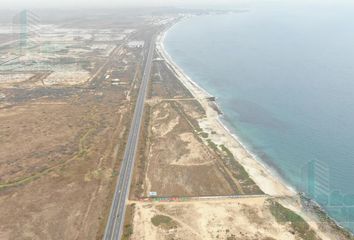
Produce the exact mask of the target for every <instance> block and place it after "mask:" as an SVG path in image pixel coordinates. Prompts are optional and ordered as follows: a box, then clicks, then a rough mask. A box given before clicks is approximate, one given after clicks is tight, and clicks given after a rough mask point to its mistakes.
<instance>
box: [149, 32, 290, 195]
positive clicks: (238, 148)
mask: <svg viewBox="0 0 354 240" xmlns="http://www.w3.org/2000/svg"><path fill="white" fill-rule="evenodd" d="M168 31H169V29H167V30H165V31H164V32H162V33H161V34H160V35H159V36H158V38H157V42H156V49H157V51H158V52H159V54H160V55H161V56H162V58H163V59H164V60H165V61H166V62H167V63H168V65H169V66H170V67H171V68H172V69H173V71H174V72H175V73H176V77H177V78H178V79H179V80H180V81H181V82H182V83H183V85H184V86H185V87H186V88H187V89H188V90H189V91H190V92H191V94H192V95H193V96H194V97H195V98H196V100H198V101H199V102H200V104H201V105H202V107H203V108H204V110H205V111H206V118H204V119H201V120H199V125H200V127H201V128H202V129H203V130H204V131H205V132H207V133H208V134H209V136H210V137H209V138H210V140H211V141H213V142H214V143H215V144H217V145H222V144H223V145H225V146H226V147H228V148H229V149H230V151H231V152H232V153H233V154H234V155H235V157H236V158H237V160H239V162H240V163H241V164H242V165H243V167H245V169H246V171H247V172H248V173H249V174H250V176H251V178H252V179H253V180H254V181H255V182H256V184H257V185H258V186H259V187H260V188H261V190H262V191H263V192H264V193H266V194H268V195H270V196H295V195H297V191H296V190H295V189H294V188H293V187H292V186H290V185H289V184H288V183H286V182H285V180H284V179H282V178H281V176H280V175H279V174H278V173H276V172H275V170H273V169H271V167H269V166H267V164H266V163H264V162H262V160H261V159H259V158H258V157H257V156H256V154H254V153H252V152H251V151H250V150H249V149H248V148H247V146H246V145H245V144H244V143H242V141H241V140H240V138H239V137H238V136H237V135H236V134H235V133H234V132H232V131H231V130H230V129H229V128H228V127H227V126H226V125H225V124H224V123H223V120H222V118H221V117H222V115H221V114H220V113H219V112H217V111H216V110H215V109H214V108H213V107H212V106H211V104H214V105H216V106H217V108H218V109H220V108H219V106H218V105H217V102H215V101H213V102H211V101H210V100H209V98H211V97H213V96H212V95H211V94H210V93H208V92H207V91H206V90H205V89H203V88H202V87H201V86H199V85H198V84H197V83H196V82H194V81H193V80H192V79H191V78H190V77H189V76H188V75H187V74H185V73H184V72H183V70H182V69H181V68H180V67H179V66H178V65H177V64H176V63H175V62H174V61H173V60H172V58H171V56H170V55H169V54H168V53H167V51H166V50H165V47H164V39H165V36H166V34H167V32H168ZM211 132H216V134H211Z"/></svg>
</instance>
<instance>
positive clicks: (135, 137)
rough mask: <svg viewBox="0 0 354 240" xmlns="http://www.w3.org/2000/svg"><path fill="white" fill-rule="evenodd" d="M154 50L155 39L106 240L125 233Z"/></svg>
mask: <svg viewBox="0 0 354 240" xmlns="http://www.w3.org/2000/svg"><path fill="white" fill-rule="evenodd" d="M154 50H155V38H153V39H152V41H151V43H150V47H149V52H148V56H147V59H146V61H145V68H144V73H143V78H142V82H141V85H140V89H139V95H138V98H137V101H136V105H135V110H134V116H133V121H132V125H131V127H130V132H129V136H128V142H127V145H126V148H125V153H124V158H123V162H122V164H121V168H120V172H119V177H118V180H117V185H116V189H115V193H114V197H113V202H112V206H111V210H110V213H109V218H108V221H107V225H106V230H105V234H104V237H103V239H104V240H113V239H114V240H117V239H121V236H122V233H123V225H124V217H125V204H126V201H127V199H128V195H129V190H130V184H131V179H132V175H133V169H134V160H135V154H136V149H137V145H138V142H139V133H140V127H141V124H142V118H143V114H144V102H145V98H146V92H147V88H148V82H149V79H150V72H151V66H152V61H153V57H154Z"/></svg>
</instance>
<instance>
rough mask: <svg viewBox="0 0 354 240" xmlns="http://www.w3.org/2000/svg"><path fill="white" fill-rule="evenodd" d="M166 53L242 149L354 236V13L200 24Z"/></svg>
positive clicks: (281, 8)
mask: <svg viewBox="0 0 354 240" xmlns="http://www.w3.org/2000/svg"><path fill="white" fill-rule="evenodd" d="M164 45H165V48H166V51H167V52H168V54H169V55H170V56H171V57H172V59H173V60H174V61H175V62H176V63H177V65H179V66H180V67H181V68H182V69H183V71H184V72H185V73H186V74H187V75H189V76H190V77H191V78H192V79H193V81H195V82H196V83H197V84H199V85H200V86H201V87H203V88H204V89H206V90H207V91H208V92H209V93H211V94H212V95H214V96H215V97H217V102H218V104H219V105H220V106H221V110H222V111H223V113H224V116H223V118H224V120H225V122H226V124H227V125H228V127H229V128H231V129H232V131H233V132H235V134H236V135H238V136H239V137H240V139H241V140H242V141H243V143H244V144H246V145H247V146H248V147H249V148H250V149H251V150H252V151H253V152H254V153H255V154H257V156H258V157H259V158H260V159H262V161H264V162H265V163H266V164H268V165H269V166H271V167H272V168H274V169H275V170H276V171H278V172H279V174H281V175H282V177H283V178H284V179H285V180H286V181H287V182H289V183H290V184H291V185H292V186H294V187H296V188H297V189H298V190H299V191H302V192H306V194H307V195H308V196H309V197H311V198H313V199H315V200H316V201H317V202H319V203H320V204H321V205H322V206H323V207H324V208H325V209H326V210H327V211H328V213H329V214H330V216H332V217H334V218H335V219H336V220H337V221H338V222H340V223H341V224H342V225H343V226H345V227H347V228H349V229H351V230H352V231H354V224H353V222H354V195H353V194H354V4H353V5H351V4H347V5H346V4H342V5H341V4H339V5H336V4H333V5H330V4H327V5H325V4H323V5H315V4H314V5H305V4H303V5H301V4H299V5H291V6H288V5H286V4H279V5H276V4H273V5H272V6H266V5H264V6H262V7H250V8H247V9H243V11H240V12H238V13H229V14H222V15H204V16H198V17H192V18H190V19H188V20H183V21H182V22H180V23H178V24H177V25H175V26H174V27H172V28H171V29H170V30H169V31H168V33H167V35H166V38H165V41H164Z"/></svg>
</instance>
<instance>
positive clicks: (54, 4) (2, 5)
mask: <svg viewBox="0 0 354 240" xmlns="http://www.w3.org/2000/svg"><path fill="white" fill-rule="evenodd" d="M301 1H302V2H321V3H323V2H327V3H328V2H330V3H332V4H337V3H338V2H353V1H354V0H0V9H17V8H20V9H23V8H32V9H33V8H92V7H101V8H106V7H120V6H141V7H145V6H182V7H189V6H196V7H199V6H206V7H208V6H220V7H222V6H243V5H248V4H254V3H273V2H280V3H284V2H292V3H297V2H301Z"/></svg>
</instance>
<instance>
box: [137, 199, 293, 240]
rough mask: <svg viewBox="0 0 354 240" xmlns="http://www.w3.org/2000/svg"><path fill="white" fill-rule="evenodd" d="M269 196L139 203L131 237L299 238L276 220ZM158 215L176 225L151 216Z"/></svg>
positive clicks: (154, 238) (161, 238)
mask: <svg viewBox="0 0 354 240" xmlns="http://www.w3.org/2000/svg"><path fill="white" fill-rule="evenodd" d="M265 200H266V198H247V199H234V200H224V201H215V202H185V203H168V204H167V203H136V205H135V217H134V220H133V223H134V234H133V236H132V237H131V239H134V240H138V239H139V240H142V239H145V240H150V239H151V240H163V239H186V240H187V239H188V240H189V239H195V240H199V239H200V240H208V239H210V240H211V239H245V240H247V239H264V240H266V239H268V240H270V239H288V240H292V239H296V238H295V236H294V235H293V234H291V233H290V232H289V231H288V229H287V226H286V225H281V224H278V223H277V222H276V220H275V219H274V217H273V216H272V215H271V213H270V211H269V209H268V207H267V204H266V202H265ZM156 215H164V216H168V217H170V218H171V219H172V220H173V222H174V225H175V226H176V227H166V226H163V225H161V226H155V225H154V224H152V222H151V219H152V218H153V217H154V216H156Z"/></svg>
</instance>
